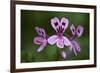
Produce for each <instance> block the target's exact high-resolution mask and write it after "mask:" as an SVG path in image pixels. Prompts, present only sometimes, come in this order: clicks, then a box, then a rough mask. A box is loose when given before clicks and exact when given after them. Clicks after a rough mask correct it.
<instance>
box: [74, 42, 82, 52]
mask: <svg viewBox="0 0 100 73" xmlns="http://www.w3.org/2000/svg"><path fill="white" fill-rule="evenodd" d="M73 43H74V45H75V47H76V50H77V51H78V52H80V51H81V49H80V45H79V44H78V43H77V42H76V41H73Z"/></svg>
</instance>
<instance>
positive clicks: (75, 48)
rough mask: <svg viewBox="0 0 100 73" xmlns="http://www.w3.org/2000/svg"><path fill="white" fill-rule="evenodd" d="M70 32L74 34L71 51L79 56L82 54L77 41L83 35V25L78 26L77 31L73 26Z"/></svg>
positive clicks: (71, 39)
mask: <svg viewBox="0 0 100 73" xmlns="http://www.w3.org/2000/svg"><path fill="white" fill-rule="evenodd" d="M70 30H71V32H72V35H73V36H72V38H70V41H71V46H70V47H69V48H70V50H71V51H73V53H74V54H75V55H76V56H77V53H78V52H80V45H79V44H78V42H77V41H75V38H76V37H78V38H79V37H80V36H82V34H83V30H84V29H83V27H82V26H81V25H78V27H77V29H75V26H74V25H73V24H72V25H71V26H70Z"/></svg>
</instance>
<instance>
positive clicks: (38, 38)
mask: <svg viewBox="0 0 100 73" xmlns="http://www.w3.org/2000/svg"><path fill="white" fill-rule="evenodd" d="M43 40H44V38H42V37H35V38H34V43H35V44H39V45H40V44H42V43H43Z"/></svg>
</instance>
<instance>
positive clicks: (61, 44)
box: [56, 38, 64, 48]
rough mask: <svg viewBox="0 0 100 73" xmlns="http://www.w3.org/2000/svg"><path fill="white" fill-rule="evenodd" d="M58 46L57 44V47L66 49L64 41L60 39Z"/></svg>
mask: <svg viewBox="0 0 100 73" xmlns="http://www.w3.org/2000/svg"><path fill="white" fill-rule="evenodd" d="M56 44H57V47H59V48H64V40H63V39H61V38H58V39H57V43H56Z"/></svg>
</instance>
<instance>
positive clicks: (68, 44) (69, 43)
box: [63, 36, 71, 46]
mask: <svg viewBox="0 0 100 73" xmlns="http://www.w3.org/2000/svg"><path fill="white" fill-rule="evenodd" d="M63 39H64V44H65V45H66V46H70V45H71V42H70V40H69V39H68V38H67V37H65V36H63Z"/></svg>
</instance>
